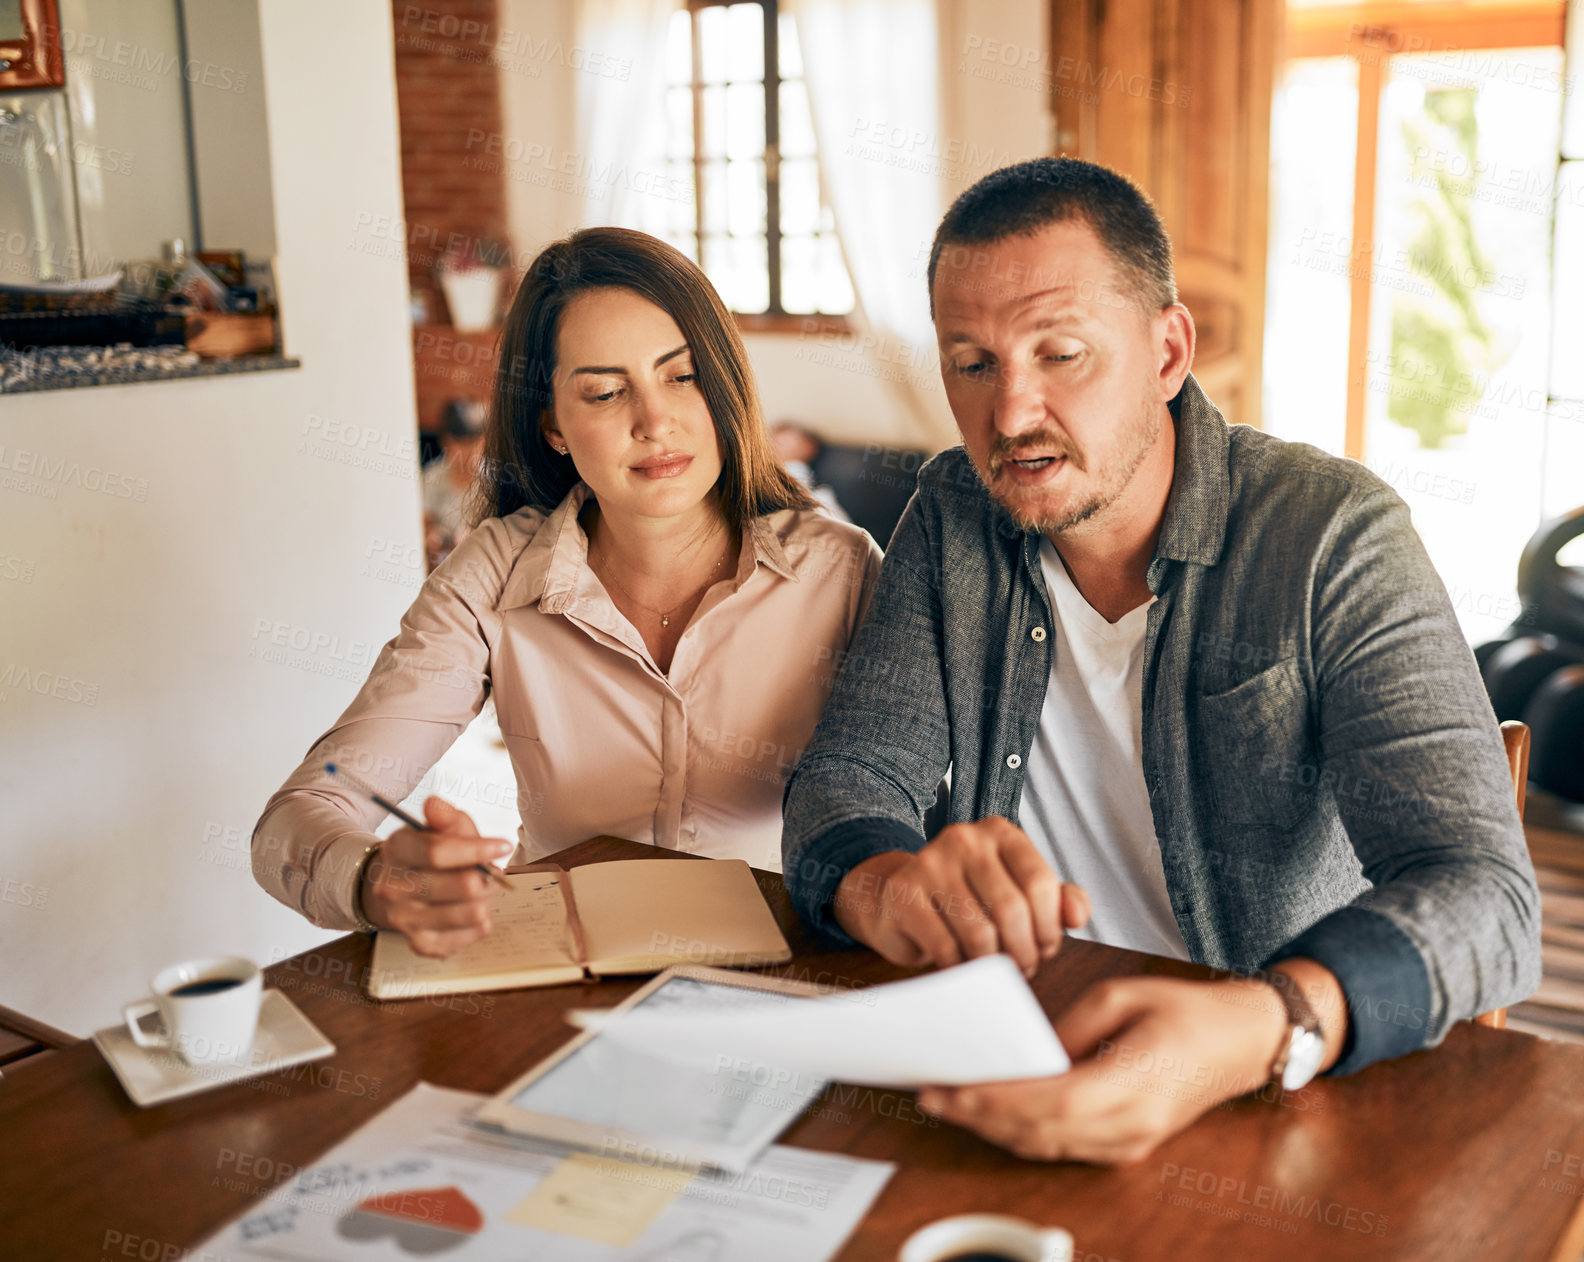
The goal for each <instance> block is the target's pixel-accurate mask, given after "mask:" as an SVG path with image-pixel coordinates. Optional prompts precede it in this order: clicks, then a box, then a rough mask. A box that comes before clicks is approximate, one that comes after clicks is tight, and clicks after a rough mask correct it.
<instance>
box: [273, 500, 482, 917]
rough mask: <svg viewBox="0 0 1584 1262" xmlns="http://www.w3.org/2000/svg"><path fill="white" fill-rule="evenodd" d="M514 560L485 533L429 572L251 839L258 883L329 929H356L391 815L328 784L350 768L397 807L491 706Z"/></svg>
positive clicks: (476, 533) (471, 537) (472, 537)
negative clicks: (368, 867)
mask: <svg viewBox="0 0 1584 1262" xmlns="http://www.w3.org/2000/svg"><path fill="white" fill-rule="evenodd" d="M509 561H510V557H509V553H508V552H507V550H506V547H505V543H504V532H503V531H501V530H500V529H499V527H498V523H485V525H484V526H482V527H481V528H480V529H479V530H476V531H474V532H473V533H472V534H471V535H469V536H468V538H467V539H466V540H464V541H463V543H462V544H461V545H459V546H458V548H457V549H456V551H455V552H453V553H452V555H451V556H450V557H449V558H447V560H446V561H445V562H444V564H442V565H441V566H440V567H439V568H438V569H436V570H435V572H434V573H433V574H431V575H430V576H429V578H428V580H427V581H426V582H425V583H424V585H423V587H422V589H421V590H420V591H419V593H418V597H417V599H416V600H414V601H413V604H412V607H411V608H410V609H408V610H407V612H406V614H405V615H404V616H403V617H402V621H401V629H400V631H399V633H398V634H397V636H396V638H395V639H393V640H391V641H390V642H389V643H388V644H386V645H385V646H384V648H383V649H382V650H381V651H380V654H379V657H378V659H377V660H376V661H375V663H374V668H373V670H372V671H370V673H369V677H368V679H367V680H366V681H365V683H364V684H363V687H362V688H361V689H360V690H359V692H358V694H357V696H356V697H355V698H354V699H353V701H352V704H351V705H350V706H348V707H347V709H346V712H345V713H344V714H342V715H341V717H340V718H339V719H337V720H336V723H335V725H334V726H333V727H332V728H330V730H329V731H327V732H325V733H324V735H322V736H320V737H319V738H318V739H317V740H316V741H314V743H313V746H312V748H311V749H310V750H309V752H308V756H307V757H306V758H304V759H303V761H302V764H301V765H300V766H299V767H298V768H297V770H296V771H294V772H292V774H291V776H290V777H288V779H287V781H286V783H285V784H284V785H282V786H281V788H280V789H279V791H278V792H276V793H275V794H274V796H272V797H271V798H270V800H269V802H268V804H267V805H266V806H265V808H264V813H263V815H262V816H261V817H260V818H259V821H258V824H257V825H256V827H255V828H254V830H253V839H252V853H253V875H254V878H255V879H256V880H257V881H258V883H259V884H260V885H261V886H263V887H264V889H265V890H266V891H268V892H269V893H270V894H271V895H273V896H274V897H275V898H277V899H279V900H280V901H281V902H282V903H284V904H286V906H288V907H291V908H293V909H294V910H296V911H298V912H301V913H302V914H303V915H304V916H306V917H307V918H308V919H309V920H310V921H312V922H313V923H314V924H316V925H320V926H322V927H324V928H327V929H353V928H356V927H357V915H356V911H355V907H354V898H355V894H356V878H357V872H358V868H359V865H360V864H361V862H362V859H363V856H364V854H365V853H366V852H367V850H368V847H369V846H370V845H372V844H374V843H375V841H377V838H376V836H375V834H374V831H373V830H374V829H375V828H376V827H377V826H378V825H379V823H380V821H381V820H383V819H384V817H385V814H386V812H385V810H384V809H383V808H382V807H379V806H376V805H375V804H373V803H372V802H369V801H367V800H365V799H364V798H363V797H362V796H361V795H359V794H356V793H353V792H351V791H350V790H349V789H347V788H346V787H345V786H344V785H342V784H341V783H339V782H337V781H336V780H334V779H333V778H332V777H330V776H329V775H328V774H327V773H326V772H325V770H324V767H325V764H326V763H335V764H337V765H339V766H344V767H345V768H347V770H349V771H351V772H353V773H354V774H356V775H357V776H358V777H359V778H360V779H362V780H364V781H366V782H368V783H369V784H372V785H373V786H375V787H376V788H377V789H379V791H380V792H381V793H382V794H383V795H384V796H385V797H387V798H389V799H390V800H392V801H396V802H399V801H401V800H402V799H403V798H405V797H406V796H407V795H408V794H409V793H411V792H412V791H413V789H414V788H416V787H417V785H418V783H419V782H420V781H421V780H422V779H423V777H424V775H425V774H427V772H428V771H429V768H430V767H431V766H433V764H434V763H435V762H436V761H437V760H438V759H439V758H440V756H441V755H442V754H444V753H445V751H446V750H447V749H449V748H450V747H451V745H452V743H453V742H454V741H455V740H456V739H457V737H458V736H459V735H460V734H461V733H462V731H463V730H464V729H465V728H466V727H467V725H468V724H469V723H470V722H472V720H473V719H474V717H475V716H476V715H477V714H478V713H479V711H480V709H482V708H483V705H484V700H485V698H486V697H487V696H488V695H489V688H490V675H489V663H490V645H491V643H492V641H493V639H494V638H495V637H496V635H497V634H498V628H499V615H498V613H497V612H496V610H495V604H496V600H497V598H498V596H499V593H500V588H501V585H502V583H503V582H504V579H505V571H506V568H507V566H508V565H509Z"/></svg>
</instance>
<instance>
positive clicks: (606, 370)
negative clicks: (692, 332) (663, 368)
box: [569, 342, 688, 377]
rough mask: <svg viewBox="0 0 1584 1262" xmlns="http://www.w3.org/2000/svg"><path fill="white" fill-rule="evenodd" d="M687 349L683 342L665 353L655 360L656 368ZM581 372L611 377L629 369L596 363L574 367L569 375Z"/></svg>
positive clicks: (624, 372) (623, 373) (620, 375)
mask: <svg viewBox="0 0 1584 1262" xmlns="http://www.w3.org/2000/svg"><path fill="white" fill-rule="evenodd" d="M687 349H688V344H687V343H686V342H683V343H682V345H681V346H679V347H677V348H676V350H674V351H667V352H666V353H665V354H664V355H662V356H660V358H659V359H657V360H655V362H654V366H655V367H656V368H658V367H660V365H661V364H663V363H665V362H666V361H668V360H672V359H675V358H676V357H677V356H678V355H680V354H682V353H683V352H684V351H686V350H687ZM579 373H589V374H590V375H592V376H596V377H609V376H612V375H615V376H619V377H625V376H626V375H627V370H626V369H625V368H614V367H600V366H598V365H595V366H591V367H588V368H574V369H573V370H572V372H571V373H570V374H569V375H570V376H573V377H576V376H577V375H578V374H579Z"/></svg>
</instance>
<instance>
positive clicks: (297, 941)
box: [0, 0, 419, 1034]
mask: <svg viewBox="0 0 1584 1262" xmlns="http://www.w3.org/2000/svg"><path fill="white" fill-rule="evenodd" d="M260 28H261V29H260V33H261V39H262V48H263V75H262V78H261V79H260V80H259V82H258V83H257V84H256V85H251V86H250V87H249V88H248V91H250V92H251V91H257V92H262V93H263V94H264V96H265V99H266V103H267V111H268V114H267V116H268V134H269V151H268V154H267V155H266V154H265V153H259V154H258V155H257V157H258V160H259V161H260V162H264V161H266V160H268V162H269V165H270V170H271V175H272V177H273V189H274V193H273V202H274V211H275V214H274V220H275V222H274V231H275V236H276V239H277V241H278V247H279V257H278V261H277V266H278V275H279V278H280V288H281V293H282V301H283V303H284V311H285V342H286V348H287V350H288V352H289V353H291V354H293V355H296V356H300V357H301V359H302V368H301V369H300V370H297V371H287V372H273V373H264V374H259V375H253V376H240V377H231V378H215V379H206V380H192V381H175V382H162V383H156V384H142V385H132V386H120V387H108V388H107V387H100V388H93V389H85V390H72V391H62V392H55V393H45V394H36V395H18V396H15V397H9V398H6V399H4V401H3V402H0V465H3V466H4V467H5V470H6V471H0V541H3V542H0V802H4V804H5V806H4V826H3V831H0V961H3V967H0V1004H5V1005H7V1006H9V1007H12V1008H15V1009H18V1010H20V1011H22V1012H24V1013H27V1014H29V1015H31V1016H34V1017H36V1018H39V1019H41V1020H44V1021H47V1022H50V1023H52V1024H54V1025H57V1026H60V1027H62V1028H64V1029H67V1030H69V1031H72V1032H73V1033H77V1034H86V1033H88V1032H89V1031H90V1030H92V1029H93V1028H94V1027H96V1026H99V1025H104V1024H107V1023H110V1022H113V1021H114V1020H116V1019H118V1013H119V1008H120V1005H121V1003H122V1002H123V1001H125V1000H129V999H132V998H135V997H137V996H139V995H141V994H142V993H143V992H144V990H145V985H146V981H147V979H148V977H149V976H150V974H152V973H153V972H154V971H155V970H156V969H158V968H159V967H160V966H162V965H164V964H167V963H170V962H172V961H174V960H177V959H180V958H184V957H187V956H192V955H197V954H212V953H229V952H240V953H243V954H247V955H251V956H253V957H254V958H257V959H260V960H264V961H268V960H270V959H273V958H279V957H281V956H283V955H285V954H290V953H293V952H295V951H298V950H301V949H303V948H305V947H307V946H309V945H312V944H313V943H315V942H318V941H322V940H323V939H324V937H325V936H326V935H324V934H323V933H321V932H319V931H317V930H313V929H312V928H311V927H310V926H308V924H307V923H306V922H305V921H303V920H302V919H301V918H299V917H297V916H296V915H295V914H294V913H292V912H290V911H288V910H286V909H285V908H283V907H281V906H280V905H279V904H277V903H275V902H274V901H273V900H272V899H270V898H269V897H268V896H267V895H265V894H264V893H263V892H262V891H261V890H260V889H259V888H258V887H257V885H256V884H255V883H254V881H253V878H252V874H251V871H250V869H249V863H248V853H247V838H248V834H249V833H250V831H251V828H252V824H253V822H254V820H255V819H256V818H257V816H258V813H259V811H260V810H261V809H262V807H263V804H264V800H265V798H266V797H267V796H268V794H269V793H270V792H271V791H272V789H273V788H274V787H275V786H276V785H277V784H278V783H279V782H280V781H281V780H282V779H283V778H284V777H285V775H286V773H287V771H289V770H290V768H291V767H292V766H294V765H295V764H296V762H297V761H298V760H299V759H300V758H301V756H302V754H303V753H304V752H305V751H306V749H307V748H308V746H309V744H310V742H311V741H312V740H313V738H314V737H315V736H316V735H318V734H319V733H320V732H321V731H322V730H323V729H324V728H326V727H327V726H329V724H330V723H331V722H332V721H333V719H334V717H335V716H336V714H337V713H338V712H339V711H340V709H341V708H342V707H343V706H344V705H345V703H346V702H347V701H348V700H349V699H350V698H351V696H352V694H353V693H354V692H355V691H356V689H357V686H358V683H359V682H360V681H361V679H362V677H363V676H364V675H365V674H366V673H367V668H368V664H369V661H370V660H371V657H370V655H371V654H372V652H373V651H374V650H375V649H376V648H377V646H378V645H379V644H380V643H382V642H383V641H384V640H385V639H387V638H388V637H389V636H390V634H391V633H392V632H393V631H394V629H395V625H396V622H397V619H398V618H399V616H400V613H401V611H402V610H403V609H404V608H405V607H406V605H407V604H408V603H409V601H410V598H411V594H412V590H411V586H410V585H409V584H408V583H407V582H405V581H396V580H397V578H398V577H399V578H401V579H402V580H405V579H406V578H407V576H408V575H409V574H410V572H411V570H410V562H411V558H413V557H415V556H416V555H417V552H416V550H417V548H418V546H419V528H418V512H419V510H418V493H417V487H416V482H415V481H414V479H413V477H412V472H411V466H412V464H413V459H412V456H413V450H414V444H415V429H414V420H413V416H414V413H413V398H412V363H411V351H410V343H409V329H408V325H407V310H406V300H407V286H406V278H405V268H404V264H403V262H402V260H401V258H400V256H399V251H390V252H385V253H373V254H366V253H363V252H361V251H359V250H357V249H355V248H353V246H352V244H351V243H352V242H353V239H354V225H355V224H356V223H358V222H360V219H359V216H364V215H374V216H390V217H393V218H394V219H397V220H399V219H400V217H401V185H400V178H399V150H398V144H397V126H396V103H395V84H394V77H393V60H392V47H391V8H390V5H389V4H388V3H386V2H385V0H338V3H335V4H324V3H322V2H314V0H268V3H267V4H263V5H262V9H261V14H260ZM40 460H43V461H46V462H48V467H47V468H43V469H40V468H39V466H38V461H40ZM19 467H20V468H22V469H24V470H27V469H31V470H32V473H31V477H27V476H22V475H19V474H18V473H17V472H15V471H16V470H17V469H18V468H19ZM91 485H92V486H108V487H109V488H110V489H109V490H108V491H106V490H97V491H96V490H94V489H90V486H91ZM389 557H395V558H398V560H397V562H396V563H392V562H391V561H390V560H388V559H385V558H389ZM403 562H405V563H403ZM275 637H279V638H281V639H284V640H285V641H287V643H288V644H290V643H291V642H292V641H293V640H295V641H296V642H297V643H299V644H303V645H305V646H306V647H304V648H303V649H301V650H300V651H293V650H292V649H290V648H285V649H281V648H278V647H276V646H274V645H273V644H272V643H271V641H272V639H273V638H275ZM272 654H278V655H280V656H281V657H283V658H284V659H285V660H268V659H269V657H270V655H272Z"/></svg>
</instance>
